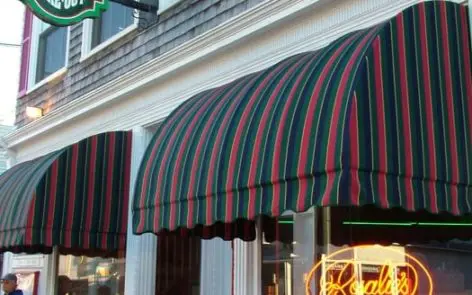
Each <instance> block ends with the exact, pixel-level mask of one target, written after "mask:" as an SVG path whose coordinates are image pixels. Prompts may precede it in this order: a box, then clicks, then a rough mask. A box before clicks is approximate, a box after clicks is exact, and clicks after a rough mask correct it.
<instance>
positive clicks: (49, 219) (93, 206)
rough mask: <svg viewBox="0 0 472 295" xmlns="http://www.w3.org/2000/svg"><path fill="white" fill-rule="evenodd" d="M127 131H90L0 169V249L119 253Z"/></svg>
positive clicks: (126, 191)
mask: <svg viewBox="0 0 472 295" xmlns="http://www.w3.org/2000/svg"><path fill="white" fill-rule="evenodd" d="M131 136H132V135H131V132H110V133H103V134H99V135H95V136H92V137H89V138H87V139H84V140H82V141H80V142H78V143H76V144H73V145H71V146H68V147H66V148H64V149H61V150H59V151H56V152H53V153H50V154H48V155H46V156H42V157H40V158H37V159H35V160H32V161H28V162H24V163H21V164H18V165H16V166H14V167H12V168H11V169H9V170H8V171H6V172H5V173H4V174H2V175H0V252H5V251H12V252H27V253H35V252H41V253H50V252H51V250H52V248H53V247H54V246H57V247H58V249H59V251H60V252H61V253H65V254H80V255H89V256H95V255H100V256H119V255H122V254H123V253H124V252H123V251H124V250H125V242H126V231H127V217H128V209H129V207H128V196H129V185H130V183H129V177H130V161H131Z"/></svg>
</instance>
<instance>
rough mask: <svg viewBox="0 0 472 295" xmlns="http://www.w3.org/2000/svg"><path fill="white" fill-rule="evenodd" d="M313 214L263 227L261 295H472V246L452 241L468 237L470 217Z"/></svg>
mask: <svg viewBox="0 0 472 295" xmlns="http://www.w3.org/2000/svg"><path fill="white" fill-rule="evenodd" d="M314 211H315V212H316V214H315V213H302V214H294V215H293V216H283V217H280V218H277V219H276V221H277V222H276V223H275V224H274V223H271V228H267V227H265V226H264V224H262V229H263V232H264V234H263V239H262V246H261V247H262V287H263V290H262V294H263V295H275V294H278V295H295V294H297V295H298V294H313V295H315V294H317V295H328V294H345V295H350V294H352V295H354V294H355V295H371V294H396V295H423V294H424V295H431V294H434V295H452V294H454V295H458V294H464V295H465V294H472V241H470V238H469V240H458V239H451V234H452V233H454V232H461V231H462V232H469V229H468V228H469V227H472V223H471V222H470V218H460V219H461V220H455V221H454V222H451V220H448V219H447V218H449V219H450V218H452V217H444V216H439V217H438V216H433V215H428V216H426V215H425V213H415V214H413V213H411V214H410V213H408V212H404V213H401V212H399V211H397V210H393V211H392V210H380V209H375V208H362V209H358V208H353V209H347V208H323V209H317V210H314ZM310 214H311V216H310ZM419 217H422V219H421V221H418V220H417V219H418V218H419ZM426 217H427V218H426ZM415 218H416V219H415ZM435 218H436V219H438V218H442V219H443V220H442V221H441V220H434V221H433V222H431V220H432V219H435ZM454 218H456V217H454ZM428 220H430V221H428ZM428 222H431V223H428ZM266 226H267V225H266ZM428 227H431V228H428ZM464 229H465V230H464ZM457 235H458V234H455V236H457ZM434 237H436V240H434ZM464 237H465V236H464ZM469 237H470V235H469ZM446 238H447V239H446ZM462 238H463V237H462ZM396 240H398V242H396ZM440 240H442V241H440ZM408 241H409V242H408ZM307 290H309V292H307Z"/></svg>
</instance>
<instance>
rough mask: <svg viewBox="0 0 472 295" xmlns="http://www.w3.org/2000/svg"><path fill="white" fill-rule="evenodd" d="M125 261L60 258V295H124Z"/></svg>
mask: <svg viewBox="0 0 472 295" xmlns="http://www.w3.org/2000/svg"><path fill="white" fill-rule="evenodd" d="M124 274H125V259H124V258H120V259H115V258H98V257H97V258H90V257H85V256H80V257H78V256H72V255H67V256H63V255H61V256H59V265H58V295H89V294H90V295H91V294H93V295H95V294H96V295H108V294H113V295H122V294H124V279H125V277H124Z"/></svg>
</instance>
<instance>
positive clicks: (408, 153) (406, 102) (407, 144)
mask: <svg viewBox="0 0 472 295" xmlns="http://www.w3.org/2000/svg"><path fill="white" fill-rule="evenodd" d="M396 22H397V26H398V34H397V43H398V58H399V61H400V64H399V69H400V84H401V101H402V103H401V106H402V123H403V142H404V146H403V148H404V150H405V167H404V169H405V174H406V175H405V191H406V201H407V209H408V210H410V211H411V210H414V208H415V201H414V192H413V183H412V179H413V152H412V145H411V118H410V96H409V92H408V90H409V86H408V72H407V66H406V64H407V61H406V47H405V28H404V18H403V15H402V14H400V15H399V16H398V17H397V18H396Z"/></svg>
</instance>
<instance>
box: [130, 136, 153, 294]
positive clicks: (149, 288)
mask: <svg viewBox="0 0 472 295" xmlns="http://www.w3.org/2000/svg"><path fill="white" fill-rule="evenodd" d="M152 135H153V132H152V131H151V130H149V129H146V128H142V127H137V128H133V149H132V156H131V177H130V183H131V188H130V202H129V204H130V206H129V215H128V235H127V246H126V272H125V294H149V295H153V294H154V293H155V288H156V258H157V237H156V236H155V235H153V234H145V235H141V236H136V235H133V228H132V212H131V208H132V204H133V193H134V183H135V182H136V176H137V174H138V169H139V165H140V163H141V160H142V157H143V155H144V152H145V150H146V147H147V146H148V144H149V142H150V140H151V138H152Z"/></svg>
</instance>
